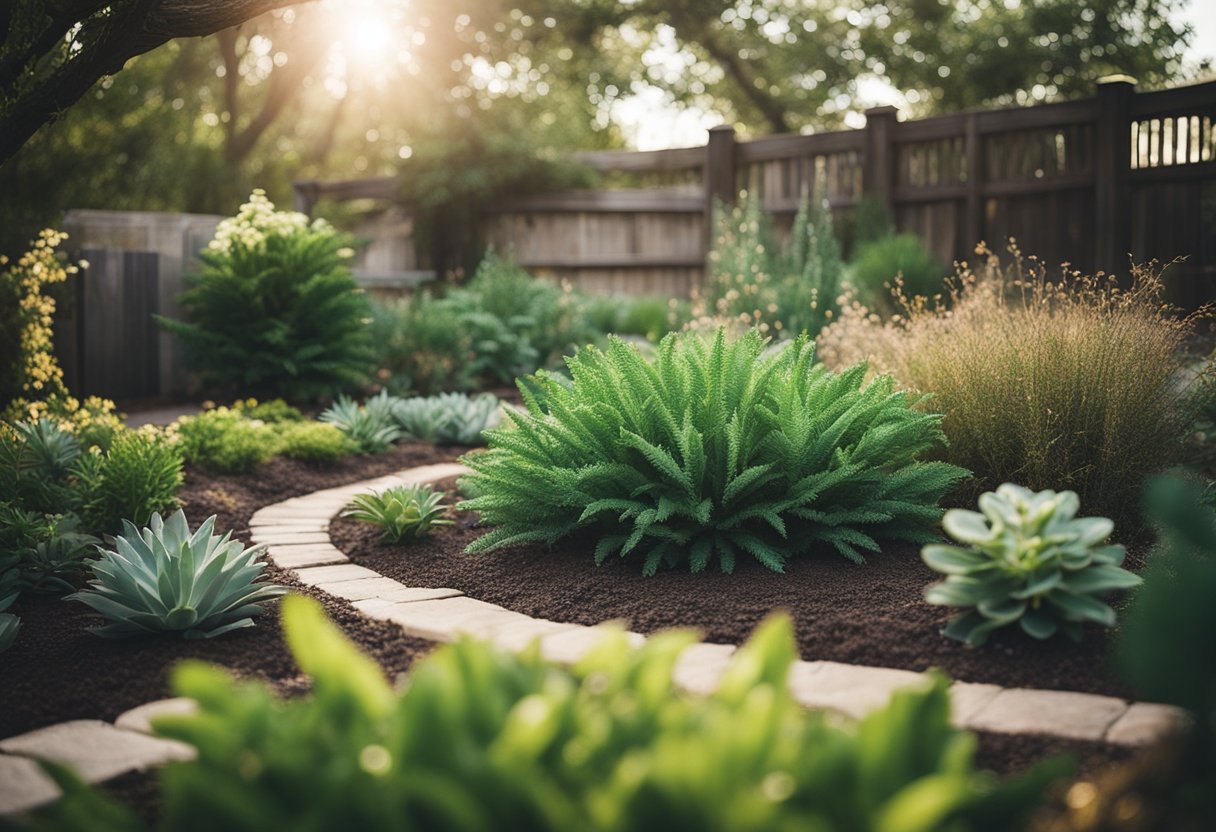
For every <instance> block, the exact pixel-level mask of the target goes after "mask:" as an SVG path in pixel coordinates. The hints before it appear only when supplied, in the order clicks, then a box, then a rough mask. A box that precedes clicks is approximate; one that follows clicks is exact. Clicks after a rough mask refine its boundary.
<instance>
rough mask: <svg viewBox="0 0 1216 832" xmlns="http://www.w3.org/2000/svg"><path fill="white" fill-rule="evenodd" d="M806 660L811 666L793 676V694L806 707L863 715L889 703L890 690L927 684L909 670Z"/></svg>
mask: <svg viewBox="0 0 1216 832" xmlns="http://www.w3.org/2000/svg"><path fill="white" fill-rule="evenodd" d="M799 664H802V662H799ZM806 664H810V665H812V667H810V668H808V669H807V670H806V671H804V672H803V673H798V674H791V676H790V690H791V692H792V693H793V695H794V698H795V699H796V700H798V702H800V703H801V704H802V705H803V706H804V707H807V708H812V709H816V710H826V711H835V712H836V713H839V714H843V715H844V716H847V717H851V718H852V719H861V718H862V717H863V716H865V715H866V714H868V713H869V712H870V711H872V710H874V709H876V708H880V707H882V706H883V705H885V704H887V700H888V699H890V698H891V694H892V693H894V692H895V691H896V690H898V689H900V688H906V687H912V686H915V685H923V684H924V677H923V676H921V674H919V673H913V672H912V671H910V670H891V669H888V668H885V667H865V666H862V665H852V664H840V663H839V662H807V663H806Z"/></svg>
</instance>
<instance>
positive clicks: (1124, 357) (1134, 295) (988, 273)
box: [819, 251, 1200, 532]
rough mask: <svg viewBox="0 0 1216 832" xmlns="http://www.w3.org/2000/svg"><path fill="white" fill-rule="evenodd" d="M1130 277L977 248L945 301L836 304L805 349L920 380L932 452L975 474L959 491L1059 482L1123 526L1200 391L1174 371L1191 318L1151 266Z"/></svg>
mask: <svg viewBox="0 0 1216 832" xmlns="http://www.w3.org/2000/svg"><path fill="white" fill-rule="evenodd" d="M1015 254H1016V251H1015ZM1133 278H1134V283H1133V285H1132V286H1131V287H1130V288H1127V289H1120V288H1119V286H1118V284H1117V282H1116V281H1115V279H1114V278H1113V277H1109V276H1103V277H1098V278H1089V277H1085V276H1083V275H1079V274H1076V273H1073V272H1069V273H1066V274H1064V275H1063V276H1062V277H1061V279H1060V280H1059V281H1053V280H1049V279H1048V277H1047V275H1046V271H1045V269H1044V268H1043V267H1042V265H1041V264H1037V263H1036V262H1034V261H1032V262H1031V263H1027V262H1026V261H1023V260H1022V259H1020V256H1019V257H1018V258H1017V259H1016V260H1015V262H1014V263H1013V265H1012V266H1008V267H1007V266H1004V265H1002V264H1001V262H1000V261H999V260H998V259H997V258H996V257H995V256H993V255H990V254H989V255H988V256H987V258H986V260H985V262H984V263H983V264H982V265H981V267H980V268H979V270H978V271H975V270H971V269H969V268H963V269H962V270H961V272H960V274H959V276H958V277H957V278H956V283H955V285H954V288H953V290H952V294H951V298H950V302H949V304H948V308H947V307H946V306H941V307H934V306H932V305H928V304H923V303H921V304H916V303H913V304H911V305H909V306H908V307H907V308H906V309H905V310H904V313H903V315H902V316H901V317H900V318H899V319H896V320H890V321H887V322H885V323H883V322H881V321H879V320H878V319H877V317H876V316H873V315H871V314H870V312H869V310H866V309H865V308H864V307H860V306H851V307H847V308H846V309H844V310H843V311H842V313H841V319H840V320H839V321H838V322H837V323H835V324H833V325H832V326H831V327H829V328H828V329H827V330H826V331H825V332H824V333H823V334H822V335H821V336H820V338H819V354H820V357H821V359H822V360H823V361H824V362H825V363H827V364H828V365H829V366H832V367H848V366H852V365H853V364H855V363H856V362H858V361H863V360H865V361H869V362H870V364H871V366H872V367H874V369H875V370H877V371H879V372H883V373H890V374H891V375H893V376H894V377H895V378H896V380H897V381H898V383H899V384H900V386H902V387H905V388H907V389H910V390H913V391H931V392H932V393H933V395H934V398H933V401H932V404H931V406H932V407H933V408H935V409H937V410H939V411H941V412H942V413H943V414H944V420H943V422H942V427H943V428H944V429H945V432H946V435H947V436H948V437H949V438H950V445H949V447H948V448H947V449H945V450H944V451H943V452H942V453H943V456H944V458H945V459H946V460H948V461H950V462H952V463H954V464H956V465H960V466H962V467H965V468H968V469H970V470H971V471H972V472H973V474H974V477H975V479H974V480H973V481H972V482H970V483H968V486H967V488H966V490H965V491H964V492H961V493H960V494H959V497H960V499H962V500H964V501H968V502H969V501H972V500H974V499H975V498H976V497H977V496H978V495H979V494H980V493H982V492H983V491H988V490H992V489H993V488H995V487H996V486H997V485H999V484H1001V483H1004V482H1017V483H1021V484H1023V485H1025V486H1026V487H1027V488H1030V489H1031V490H1034V491H1041V490H1043V489H1047V488H1053V489H1068V490H1070V491H1075V492H1076V493H1077V495H1078V496H1079V497H1080V500H1081V503H1082V504H1083V505H1084V506H1085V507H1086V509H1087V510H1089V511H1092V512H1094V513H1095V514H1099V515H1101V516H1105V517H1111V518H1114V519H1115V520H1116V521H1117V523H1120V524H1122V523H1127V525H1128V526H1129V528H1128V529H1124V531H1128V532H1130V531H1132V530H1133V528H1131V527H1135V526H1136V525H1138V518H1139V512H1138V511H1137V507H1138V505H1139V495H1140V491H1141V488H1142V486H1143V484H1144V482H1145V480H1146V478H1148V477H1149V476H1151V475H1153V474H1155V473H1158V472H1161V471H1164V470H1166V469H1168V468H1169V467H1170V466H1171V465H1173V464H1175V463H1177V462H1179V461H1181V460H1182V459H1184V458H1185V452H1186V441H1187V439H1188V438H1189V437H1190V436H1191V435H1192V433H1193V431H1192V426H1193V424H1194V421H1195V416H1196V413H1197V410H1198V404H1199V401H1200V397H1198V396H1197V395H1196V394H1197V392H1199V389H1200V386H1199V385H1198V383H1197V382H1195V381H1194V379H1192V380H1190V381H1184V382H1182V383H1180V382H1179V379H1180V375H1179V370H1180V369H1182V368H1183V366H1184V364H1185V362H1186V358H1185V355H1184V354H1183V353H1182V352H1181V351H1180V349H1179V348H1180V347H1181V346H1182V345H1183V344H1184V343H1185V342H1186V340H1187V339H1188V338H1189V336H1190V334H1191V333H1192V332H1193V331H1194V327H1195V324H1196V323H1197V322H1198V321H1199V319H1200V318H1199V317H1198V316H1190V317H1183V316H1181V315H1180V314H1178V312H1177V310H1175V309H1173V308H1172V307H1170V306H1168V305H1166V304H1165V303H1164V301H1163V300H1162V298H1163V292H1164V284H1163V283H1162V279H1161V272H1160V271H1159V270H1156V269H1155V268H1153V267H1144V268H1139V267H1138V268H1135V269H1133ZM1121 528H1122V527H1121Z"/></svg>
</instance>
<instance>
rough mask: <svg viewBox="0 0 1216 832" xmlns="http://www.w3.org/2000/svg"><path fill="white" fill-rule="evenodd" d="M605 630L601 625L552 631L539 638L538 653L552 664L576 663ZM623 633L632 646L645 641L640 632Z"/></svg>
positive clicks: (592, 647) (591, 647)
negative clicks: (557, 631) (558, 631)
mask: <svg viewBox="0 0 1216 832" xmlns="http://www.w3.org/2000/svg"><path fill="white" fill-rule="evenodd" d="M607 632H609V631H608V630H607V629H606V628H603V627H576V628H574V629H572V630H566V631H565V632H561V633H554V634H553V635H549V636H545V637H544V638H542V639H541V640H540V654H541V656H543V657H544V658H545V659H546V660H548V661H551V662H553V663H554V664H560V665H572V664H576V663H578V661H579V660H580V659H581V658H583V656H585V655H587V653H589V652H590V651H591V650H592V649H594V648H595V646H596V645H597V644H599V643H600V641H601V640H602V639H603V638H604V636H605V634H606V633H607ZM625 635H626V637H627V638H628V639H629V643H630V644H631V645H632V646H633V647H641V646H642V644H644V643H645V641H646V637H645V636H644V635H642V634H641V633H630V632H627V633H625Z"/></svg>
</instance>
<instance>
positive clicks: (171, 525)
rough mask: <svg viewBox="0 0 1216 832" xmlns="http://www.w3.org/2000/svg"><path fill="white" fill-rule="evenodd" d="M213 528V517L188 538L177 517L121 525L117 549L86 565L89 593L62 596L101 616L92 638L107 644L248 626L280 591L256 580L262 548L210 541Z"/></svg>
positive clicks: (181, 517) (154, 517)
mask: <svg viewBox="0 0 1216 832" xmlns="http://www.w3.org/2000/svg"><path fill="white" fill-rule="evenodd" d="M214 527H215V516H214V515H212V516H211V517H209V518H207V519H206V520H205V521H203V523H202V525H200V526H199V527H198V531H196V532H194V533H193V534H191V532H190V527H189V526H188V525H187V523H186V515H185V514H184V513H183V512H182V511H180V510H179V511H178V512H177V513H175V514H174V515H173V516H172V517H170V518H169V519H168V520H164V521H162V520H161V517H160V515H159V514H153V515H152V521H151V524H150V525H149V526H148V527H147V528H145V529H143V530H140V529H137V528H136V527H135V526H134V525H132V524H131V523H130V522H128V521H123V534H121V535H119V536H118V537H117V538H115V540H114V547H115V548H114V549H113V550H105V549H102V550H101V554H102V556H101V559H100V560H95V561H93V562H92V563H91V564H90V565H91V567H92V570H93V579H92V580H91V581H89V587H90V588H89V589H85V590H82V591H81V592H77V593H75V594H73V595H70V596H68V597H69V598H70V599H73V600H76V601H80V602H82V603H84V604H88V605H89V606H90V607H92V608H93V609H95V610H96V611H97V612H99V613H101V614H102V616H103V617H104V618H105V619H106V621H107V622H108V623H107V624H106V625H105V626H104V627H101V628H98V629H96V630H94V632H96V633H97V634H98V635H101V636H107V637H121V636H131V635H138V634H141V633H156V632H164V631H171V632H181V633H182V634H184V635H185V637H186V638H212V637H214V636H218V635H222V634H223V633H227V632H230V631H232V630H237V629H240V628H242V627H252V626H253V616H255V615H261V613H262V612H263V609H262V607H261V606H260V605H259V604H260V602H262V601H266V600H269V599H271V598H276V597H278V596H280V595H282V594H283V593H284V592H285V590H284V589H283V588H282V587H280V586H275V585H274V584H268V583H259V582H258V581H257V578H258V576H259V575H260V574H261V573H262V570H263V569H265V568H266V563H265V562H264V561H261V560H259V558H260V556H261V555H262V553H263V551H264V547H263V546H253V547H251V548H248V549H246V548H245V547H244V546H243V545H242V544H241V542H240V541H239V540H232V539H231V537H232V532H228V533H226V534H225V535H223V536H222V537H221V536H219V535H215V534H212V530H213V529H214Z"/></svg>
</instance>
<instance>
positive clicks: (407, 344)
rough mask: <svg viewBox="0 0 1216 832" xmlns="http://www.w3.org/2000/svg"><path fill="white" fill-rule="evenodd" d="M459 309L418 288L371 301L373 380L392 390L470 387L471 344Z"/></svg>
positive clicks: (473, 384)
mask: <svg viewBox="0 0 1216 832" xmlns="http://www.w3.org/2000/svg"><path fill="white" fill-rule="evenodd" d="M462 315H463V312H462V310H460V309H458V308H457V307H456V306H455V305H454V304H452V303H448V302H446V301H445V300H444V299H441V298H438V297H436V296H435V295H433V294H431V292H430V291H427V290H423V291H419V292H417V293H415V294H414V295H412V296H410V297H408V298H396V299H393V300H388V301H382V302H379V303H376V304H375V306H374V311H373V315H372V332H373V340H374V343H375V345H376V365H377V367H378V368H379V369H378V370H377V373H376V375H377V378H378V380H379V381H380V382H381V383H382V384H384V385H385V388H386V389H388V390H390V391H392V392H393V393H398V394H402V395H404V394H406V393H410V392H416V393H422V394H432V393H438V392H440V391H442V390H472V389H474V388H475V387H476V386H477V379H476V378H474V377H473V369H472V363H471V361H470V358H471V355H472V343H471V341H470V339H469V335H468V333H467V332H466V331H465V329H464V326H463V323H462Z"/></svg>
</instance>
